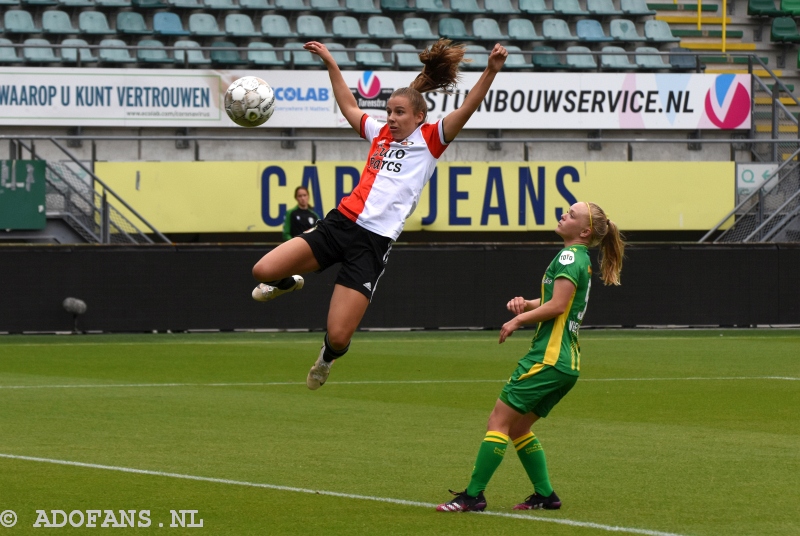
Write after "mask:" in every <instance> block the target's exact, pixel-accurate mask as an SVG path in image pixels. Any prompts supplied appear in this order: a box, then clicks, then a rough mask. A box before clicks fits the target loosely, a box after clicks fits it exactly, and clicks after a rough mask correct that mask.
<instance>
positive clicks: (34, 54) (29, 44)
mask: <svg viewBox="0 0 800 536" xmlns="http://www.w3.org/2000/svg"><path fill="white" fill-rule="evenodd" d="M24 44H25V47H23V49H22V57H23V59H24V60H25V63H32V64H43V63H60V62H61V59H60V58H58V57H56V55H55V54H54V53H53V49H52V48H51V47H50V45H51V43H50V41H48V40H47V39H40V38H29V39H26V40H25V43H24Z"/></svg>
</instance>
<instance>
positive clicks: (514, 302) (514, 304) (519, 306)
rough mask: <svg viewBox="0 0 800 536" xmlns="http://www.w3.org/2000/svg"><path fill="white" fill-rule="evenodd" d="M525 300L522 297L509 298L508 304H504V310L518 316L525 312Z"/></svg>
mask: <svg viewBox="0 0 800 536" xmlns="http://www.w3.org/2000/svg"><path fill="white" fill-rule="evenodd" d="M526 303H527V302H526V301H525V298H523V297H522V296H517V297H516V298H511V299H510V300H509V301H508V303H507V304H506V309H508V310H509V311H511V312H512V313H514V314H515V315H520V314H522V313H524V312H525V305H526Z"/></svg>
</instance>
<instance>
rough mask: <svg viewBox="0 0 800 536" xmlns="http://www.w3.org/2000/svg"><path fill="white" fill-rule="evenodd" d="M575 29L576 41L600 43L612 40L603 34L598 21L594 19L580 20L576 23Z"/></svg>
mask: <svg viewBox="0 0 800 536" xmlns="http://www.w3.org/2000/svg"><path fill="white" fill-rule="evenodd" d="M575 28H576V33H577V34H578V39H580V40H581V41H591V42H594V43H601V42H605V41H613V40H614V39H613V38H612V37H609V36H607V35H606V34H605V32H604V31H603V26H602V25H601V24H600V21H597V20H594V19H581V20H579V21H578V22H577V24H576V25H575Z"/></svg>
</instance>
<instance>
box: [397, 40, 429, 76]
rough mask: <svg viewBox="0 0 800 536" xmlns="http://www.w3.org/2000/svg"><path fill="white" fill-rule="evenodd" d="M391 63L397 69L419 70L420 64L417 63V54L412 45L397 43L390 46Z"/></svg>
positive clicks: (419, 62)
mask: <svg viewBox="0 0 800 536" xmlns="http://www.w3.org/2000/svg"><path fill="white" fill-rule="evenodd" d="M392 51H393V52H392V61H393V62H394V63H395V64H396V65H397V67H398V68H399V69H414V70H417V69H420V68H421V67H422V62H421V61H419V52H417V48H416V47H415V46H414V45H408V44H405V43H397V44H395V45H392Z"/></svg>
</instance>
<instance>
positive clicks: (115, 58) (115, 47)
mask: <svg viewBox="0 0 800 536" xmlns="http://www.w3.org/2000/svg"><path fill="white" fill-rule="evenodd" d="M125 46H126V45H125V41H122V40H121V39H103V40H102V41H100V52H99V53H98V60H99V61H100V63H107V64H125V63H136V58H134V57H132V56H131V53H130V51H129V50H128V49H127V48H123V47H125Z"/></svg>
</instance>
